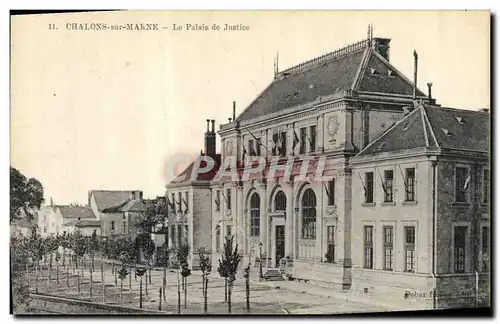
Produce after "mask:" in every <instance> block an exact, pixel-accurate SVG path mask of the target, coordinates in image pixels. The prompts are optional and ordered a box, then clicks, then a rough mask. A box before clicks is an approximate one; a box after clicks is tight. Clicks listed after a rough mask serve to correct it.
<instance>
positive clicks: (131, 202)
mask: <svg viewBox="0 0 500 324" xmlns="http://www.w3.org/2000/svg"><path fill="white" fill-rule="evenodd" d="M145 210H146V206H145V204H144V203H143V202H142V201H141V200H138V199H130V198H129V199H126V200H124V201H122V202H121V203H119V204H117V205H114V206H110V207H108V208H104V209H103V210H102V212H104V213H123V212H143V211H145Z"/></svg>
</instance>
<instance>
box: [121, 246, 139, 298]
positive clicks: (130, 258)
mask: <svg viewBox="0 0 500 324" xmlns="http://www.w3.org/2000/svg"><path fill="white" fill-rule="evenodd" d="M116 244H117V246H118V251H119V253H120V255H119V257H118V259H119V261H120V262H121V263H122V266H123V267H124V266H125V264H128V266H129V273H132V264H133V263H134V261H135V260H136V256H137V249H136V245H135V242H134V241H133V240H132V239H131V238H130V237H122V238H119V239H117V240H116ZM129 291H132V275H130V276H129Z"/></svg>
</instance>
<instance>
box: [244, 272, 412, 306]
mask: <svg viewBox="0 0 500 324" xmlns="http://www.w3.org/2000/svg"><path fill="white" fill-rule="evenodd" d="M252 283H253V284H256V285H263V286H268V287H273V288H276V289H278V287H279V289H284V290H289V291H293V292H298V293H302V294H305V295H310V296H318V297H326V298H329V299H333V300H337V301H345V302H351V303H356V304H360V306H361V307H363V306H366V307H367V308H369V309H372V310H373V311H377V312H387V311H398V310H409V309H412V308H411V306H410V305H408V306H407V305H404V304H400V303H395V302H394V300H392V301H391V298H390V296H374V295H373V294H369V293H367V294H365V293H362V292H359V291H356V290H347V291H341V290H338V289H335V288H331V287H322V286H319V285H315V284H310V283H304V282H299V281H265V280H262V281H260V280H258V279H257V280H255V279H252ZM365 311H366V310H365Z"/></svg>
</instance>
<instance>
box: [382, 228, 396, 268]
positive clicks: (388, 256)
mask: <svg viewBox="0 0 500 324" xmlns="http://www.w3.org/2000/svg"><path fill="white" fill-rule="evenodd" d="M393 246H394V230H393V227H392V226H384V270H391V271H392V270H393V264H394V254H393Z"/></svg>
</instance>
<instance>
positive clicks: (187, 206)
mask: <svg viewBox="0 0 500 324" xmlns="http://www.w3.org/2000/svg"><path fill="white" fill-rule="evenodd" d="M184 196H185V197H186V203H185V204H186V211H189V191H186V192H185V193H184Z"/></svg>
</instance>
